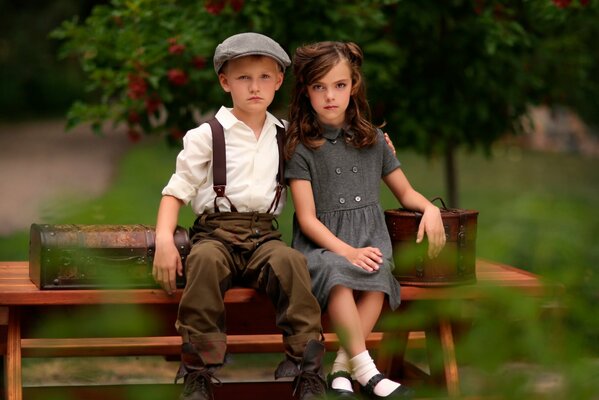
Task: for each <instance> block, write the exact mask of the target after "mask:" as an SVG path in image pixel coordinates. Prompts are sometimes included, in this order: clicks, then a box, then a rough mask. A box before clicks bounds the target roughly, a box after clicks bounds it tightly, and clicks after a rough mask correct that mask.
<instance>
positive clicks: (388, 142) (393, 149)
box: [385, 132, 396, 155]
mask: <svg viewBox="0 0 599 400" xmlns="http://www.w3.org/2000/svg"><path fill="white" fill-rule="evenodd" d="M385 142H387V146H389V148H390V149H391V151H392V152H393V155H395V154H396V153H395V146H394V145H393V142H392V141H391V138H390V137H389V135H388V134H387V132H385Z"/></svg>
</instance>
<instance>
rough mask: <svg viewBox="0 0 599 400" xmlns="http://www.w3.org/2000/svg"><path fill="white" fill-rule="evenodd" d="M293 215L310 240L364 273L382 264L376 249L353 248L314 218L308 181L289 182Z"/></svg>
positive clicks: (296, 180)
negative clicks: (341, 257) (345, 259)
mask: <svg viewBox="0 0 599 400" xmlns="http://www.w3.org/2000/svg"><path fill="white" fill-rule="evenodd" d="M289 187H290V189H291V197H292V199H293V204H294V206H295V215H296V217H297V221H298V223H299V226H300V229H301V230H302V232H303V233H304V235H306V236H307V237H308V238H310V240H312V241H313V242H314V243H316V244H317V245H318V246H321V247H323V248H325V249H328V250H330V251H332V252H334V253H337V254H339V255H340V256H343V257H345V258H347V259H348V260H349V261H350V262H351V263H352V264H354V265H355V266H357V267H360V268H362V269H364V270H366V271H369V272H371V271H376V270H378V269H379V265H380V264H381V263H382V262H383V258H382V253H381V251H380V250H379V249H377V248H376V247H362V248H354V247H352V246H350V245H348V244H347V243H345V242H344V241H343V240H341V239H339V238H338V237H336V236H335V235H333V233H332V232H331V231H330V230H329V229H328V228H327V227H326V226H325V225H324V224H323V223H322V222H320V220H319V219H318V218H317V217H316V206H315V204H314V194H313V193H312V185H311V183H310V181H307V180H302V179H291V180H290V182H289Z"/></svg>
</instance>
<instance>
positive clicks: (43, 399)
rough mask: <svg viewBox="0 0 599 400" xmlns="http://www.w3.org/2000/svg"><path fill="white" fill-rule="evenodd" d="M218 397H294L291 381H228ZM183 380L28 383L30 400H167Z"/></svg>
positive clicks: (224, 399)
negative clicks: (162, 382)
mask: <svg viewBox="0 0 599 400" xmlns="http://www.w3.org/2000/svg"><path fill="white" fill-rule="evenodd" d="M213 389H214V399H215V400H239V399H243V400H265V399H277V400H292V399H293V396H292V387H291V382H288V381H278V382H277V381H266V382H224V383H223V384H222V385H220V386H214V388H213ZM182 390H183V385H182V384H134V385H90V386H54V387H26V388H24V394H25V398H26V399H27V400H47V399H49V398H52V399H85V400H106V399H110V400H142V399H143V400H164V399H177V398H178V396H179V395H180V394H181V391H182Z"/></svg>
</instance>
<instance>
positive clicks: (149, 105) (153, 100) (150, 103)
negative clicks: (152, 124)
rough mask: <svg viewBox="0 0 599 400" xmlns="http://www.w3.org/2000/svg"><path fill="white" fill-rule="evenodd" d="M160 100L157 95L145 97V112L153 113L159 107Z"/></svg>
mask: <svg viewBox="0 0 599 400" xmlns="http://www.w3.org/2000/svg"><path fill="white" fill-rule="evenodd" d="M161 104H162V102H161V101H160V98H159V97H158V96H155V95H154V96H152V97H149V98H147V99H146V112H147V113H148V114H154V113H155V112H156V111H158V108H160V105H161Z"/></svg>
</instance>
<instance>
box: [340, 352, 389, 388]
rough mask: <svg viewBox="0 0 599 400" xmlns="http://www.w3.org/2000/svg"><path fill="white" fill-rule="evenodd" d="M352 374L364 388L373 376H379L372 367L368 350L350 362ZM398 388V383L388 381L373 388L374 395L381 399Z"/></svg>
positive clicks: (372, 362)
mask: <svg viewBox="0 0 599 400" xmlns="http://www.w3.org/2000/svg"><path fill="white" fill-rule="evenodd" d="M349 362H350V364H351V365H352V366H353V369H352V371H353V373H354V376H355V377H356V380H357V381H358V382H360V385H362V386H366V384H367V383H368V381H369V380H370V379H371V378H372V377H373V376H375V375H377V374H380V372H379V370H378V369H377V368H376V365H374V360H373V359H372V358H371V357H370V354H369V353H368V350H366V351H364V352H362V353H360V354H358V355H357V356H355V357H354V358H352V359H351V360H349ZM399 386H400V384H399V383H397V382H393V381H392V380H390V379H386V378H385V379H383V380H382V381H380V382H379V383H377V385H376V386H375V387H374V394H376V395H377V396H381V397H386V396H388V395H389V394H391V393H392V392H393V391H394V390H395V389H397V388H398V387H399Z"/></svg>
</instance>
